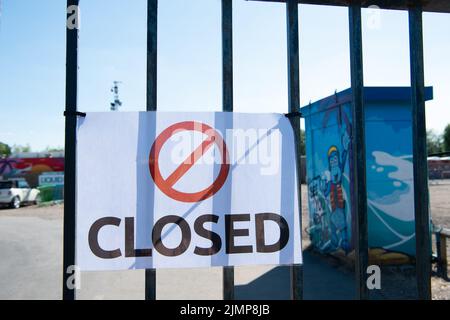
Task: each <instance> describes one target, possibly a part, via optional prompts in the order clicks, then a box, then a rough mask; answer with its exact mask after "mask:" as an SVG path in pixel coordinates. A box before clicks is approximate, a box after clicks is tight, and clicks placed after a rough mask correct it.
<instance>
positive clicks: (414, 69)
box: [409, 5, 431, 300]
mask: <svg viewBox="0 0 450 320" xmlns="http://www.w3.org/2000/svg"><path fill="white" fill-rule="evenodd" d="M409 46H410V48H409V49H410V64H411V88H412V97H411V98H412V127H413V167H414V213H415V222H416V276H417V290H418V298H419V299H424V300H430V299H431V235H430V234H431V229H430V214H429V195H428V163H427V141H426V136H427V135H426V123H425V84H424V83H425V81H424V66H423V34H422V8H421V6H420V5H415V6H414V7H411V8H410V9H409Z"/></svg>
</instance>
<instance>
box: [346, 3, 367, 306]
mask: <svg viewBox="0 0 450 320" xmlns="http://www.w3.org/2000/svg"><path fill="white" fill-rule="evenodd" d="M349 33H350V67H351V83H352V113H353V128H352V143H353V148H352V149H353V154H352V157H353V163H354V165H353V179H354V181H353V184H354V202H353V205H354V206H355V210H354V211H353V212H354V213H355V219H356V228H355V231H356V239H355V241H354V243H355V277H356V279H355V280H356V298H357V299H360V300H362V299H368V290H367V285H366V277H367V264H368V236H367V230H368V229H367V189H366V147H365V142H366V140H365V116H364V77H363V53H362V32H361V3H360V1H355V2H353V3H352V4H351V5H350V7H349Z"/></svg>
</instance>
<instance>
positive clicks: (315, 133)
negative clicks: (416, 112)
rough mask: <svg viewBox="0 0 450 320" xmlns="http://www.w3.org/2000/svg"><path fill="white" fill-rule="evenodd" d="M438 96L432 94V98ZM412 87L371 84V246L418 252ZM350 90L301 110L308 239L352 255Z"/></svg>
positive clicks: (367, 91) (389, 252)
mask: <svg viewBox="0 0 450 320" xmlns="http://www.w3.org/2000/svg"><path fill="white" fill-rule="evenodd" d="M432 96H433V89H432V87H427V88H426V90H425V98H426V100H431V99H432ZM410 97H411V89H410V88H409V87H365V88H364V108H365V126H366V168H367V169H366V170H367V171H366V172H367V197H368V212H367V214H368V229H369V234H368V236H369V248H370V249H371V254H372V255H373V253H374V252H376V253H377V254H378V255H383V256H385V257H388V256H391V257H392V256H393V254H397V256H402V255H403V256H405V257H413V256H414V255H415V224H414V180H413V163H412V153H413V152H412V123H411V119H412V115H411V110H412V109H411V98H410ZM351 99H352V96H351V89H347V90H344V91H342V92H339V93H336V94H334V95H332V96H330V97H327V98H324V99H322V100H320V101H317V102H315V103H312V104H310V105H308V106H306V107H304V108H302V109H301V112H302V115H303V117H304V118H305V124H306V162H307V163H306V168H307V184H308V204H309V217H310V225H309V228H308V230H309V234H310V238H311V242H312V244H313V246H314V247H315V248H316V249H318V250H319V251H321V252H326V253H330V252H336V251H343V252H345V253H346V254H349V253H350V252H351V251H352V250H353V235H354V234H355V219H354V216H355V213H354V209H355V208H354V206H353V205H352V203H353V200H352V197H353V196H354V192H353V187H354V179H353V177H352V168H353V167H354V166H355V165H356V164H355V163H353V157H352V154H353V153H352V113H351V103H352V100H351Z"/></svg>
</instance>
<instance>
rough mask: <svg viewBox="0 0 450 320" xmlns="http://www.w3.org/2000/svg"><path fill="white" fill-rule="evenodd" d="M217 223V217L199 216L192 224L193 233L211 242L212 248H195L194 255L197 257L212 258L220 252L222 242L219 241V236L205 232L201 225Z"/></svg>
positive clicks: (208, 231) (209, 215) (210, 215)
mask: <svg viewBox="0 0 450 320" xmlns="http://www.w3.org/2000/svg"><path fill="white" fill-rule="evenodd" d="M217 221H219V216H216V215H212V214H207V215H204V216H200V217H198V218H197V219H196V220H195V223H194V230H195V232H196V233H197V234H198V235H199V236H200V237H203V238H205V239H208V240H210V241H211V242H212V246H211V247H210V248H201V247H195V250H194V253H195V254H198V255H199V256H212V255H214V254H216V253H217V252H219V251H220V249H221V248H222V240H221V239H220V236H219V235H218V234H217V233H215V232H212V231H210V230H206V229H205V228H204V227H203V225H204V224H205V223H206V222H213V223H217Z"/></svg>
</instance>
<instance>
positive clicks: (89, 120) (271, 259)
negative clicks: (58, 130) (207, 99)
mask: <svg viewBox="0 0 450 320" xmlns="http://www.w3.org/2000/svg"><path fill="white" fill-rule="evenodd" d="M295 159H296V158H295V147H294V134H293V130H292V127H291V124H290V122H289V120H288V119H287V118H286V117H284V116H283V115H280V114H240V113H222V112H210V113H164V112H158V113H156V112H133V113H125V112H108V113H88V114H87V115H86V117H85V118H79V120H78V127H77V217H76V220H77V231H76V248H77V264H78V265H79V266H80V268H81V270H118V269H142V268H185V267H186V268H187V267H209V266H233V265H234V266H237V265H255V264H274V265H279V264H293V263H295V264H300V263H302V252H301V236H300V230H301V229H300V216H299V208H298V195H297V179H296V165H295V163H296V162H295V161H296V160H295Z"/></svg>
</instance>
